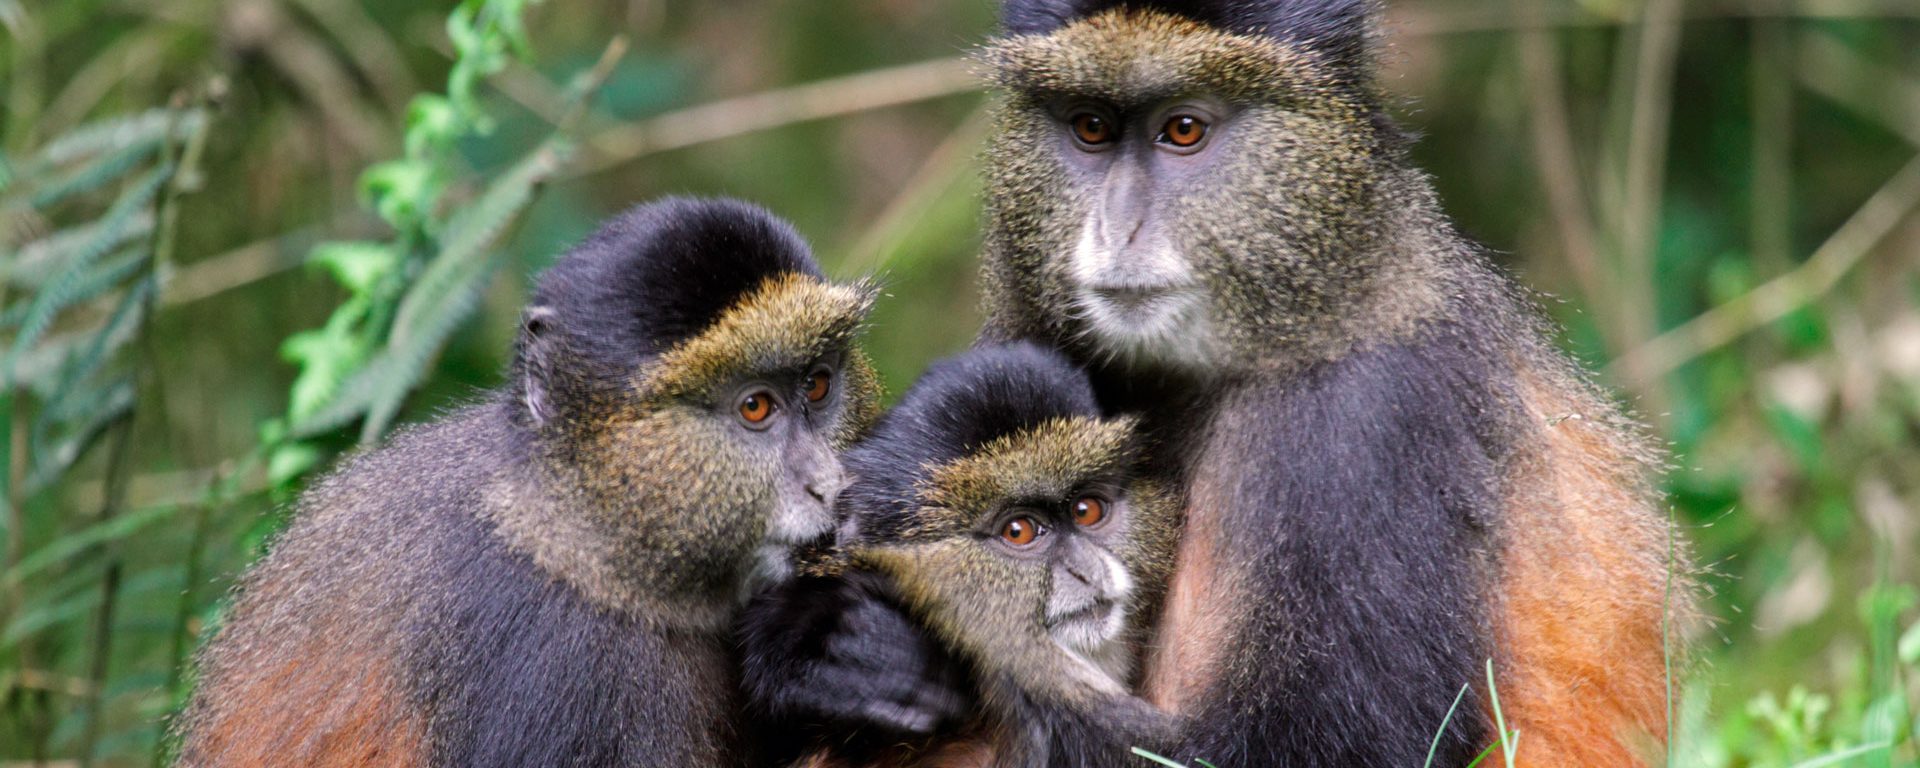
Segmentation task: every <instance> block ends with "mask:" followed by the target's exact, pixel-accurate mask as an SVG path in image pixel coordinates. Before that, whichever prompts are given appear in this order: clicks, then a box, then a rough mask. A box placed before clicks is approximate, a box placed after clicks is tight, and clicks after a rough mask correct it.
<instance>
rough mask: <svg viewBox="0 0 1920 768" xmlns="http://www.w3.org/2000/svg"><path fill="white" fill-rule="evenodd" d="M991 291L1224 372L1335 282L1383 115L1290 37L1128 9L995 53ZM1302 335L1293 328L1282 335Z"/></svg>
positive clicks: (1043, 321) (1054, 318)
mask: <svg viewBox="0 0 1920 768" xmlns="http://www.w3.org/2000/svg"><path fill="white" fill-rule="evenodd" d="M985 58H986V60H987V63H988V64H989V65H990V66H992V67H993V69H994V71H995V74H996V77H997V79H998V80H999V82H1000V84H1001V85H1002V86H1003V87H1004V89H1005V91H1006V98H1005V100H1004V101H1003V102H1002V103H1001V105H1000V111H999V126H998V127H999V130H998V131H997V132H996V134H995V142H994V145H993V147H992V149H991V150H990V151H989V154H988V162H987V174H988V177H989V180H990V183H989V189H992V190H995V191H996V192H997V194H994V195H991V196H990V197H989V203H988V207H989V216H990V227H989V230H990V231H991V232H992V236H993V237H994V238H995V239H994V240H993V241H991V242H990V243H989V255H988V261H989V263H988V264H987V266H986V269H987V273H988V285H989V289H990V290H991V291H994V292H996V293H997V294H998V295H996V296H995V297H994V300H995V301H996V302H998V304H999V305H1000V309H1001V310H1002V311H1009V312H1021V311H1025V312H1027V313H1029V314H1028V316H1027V317H1025V318H1020V320H1022V321H1024V324H1026V325H1027V326H1028V327H1029V328H1039V329H1045V330H1048V331H1051V333H1052V335H1055V336H1056V337H1059V338H1061V339H1062V340H1063V341H1068V342H1073V343H1079V344H1082V345H1083V348H1086V349H1088V350H1090V351H1092V352H1095V353H1098V354H1102V355H1104V356H1107V357H1110V358H1114V359H1117V360H1120V361H1123V362H1132V363H1144V364H1152V365H1162V366H1172V367H1176V368H1196V367H1207V366H1210V365H1214V364H1217V363H1218V362H1219V361H1220V360H1221V359H1222V358H1223V356H1224V355H1227V354H1229V353H1230V351H1232V350H1239V349H1248V348H1261V347H1264V346H1268V345H1271V344H1272V343H1274V341H1276V339H1275V338H1274V337H1283V336H1284V335H1285V334H1287V333H1288V332H1289V329H1287V328H1285V327H1278V326H1277V325H1276V323H1275V321H1274V317H1275V315H1276V313H1275V312H1274V311H1273V309H1274V308H1275V307H1284V306H1290V305H1303V304H1304V305H1311V304H1312V303H1313V302H1314V301H1315V300H1316V299H1315V297H1316V296H1318V295H1320V294H1321V293H1322V292H1325V291H1329V290H1335V289H1336V287H1335V286H1332V285H1329V283H1330V282H1331V281H1330V280H1329V278H1330V277H1337V273H1339V272H1340V271H1341V270H1343V269H1346V268H1347V267H1346V266H1345V265H1344V262H1343V260H1344V261H1353V259H1352V258H1351V256H1352V253H1351V252H1352V251H1353V250H1355V249H1354V247H1353V246H1354V244H1355V242H1356V238H1357V237H1358V235H1359V232H1358V231H1357V227H1358V224H1357V223H1356V222H1357V221H1358V219H1357V216H1356V215H1357V212H1358V211H1359V209H1360V208H1361V207H1362V205H1363V203H1364V202H1365V197H1366V194H1367V192H1366V184H1365V181H1364V180H1365V179H1367V178H1368V177H1369V173H1368V168H1369V165H1368V163H1369V159H1370V153H1371V151H1372V150H1371V147H1372V139H1371V136H1372V131H1371V129H1370V127H1369V126H1368V125H1366V124H1365V115H1366V112H1365V110H1364V109H1361V108H1360V107H1359V105H1358V103H1357V102H1355V101H1354V100H1353V99H1352V98H1351V97H1350V96H1349V95H1348V94H1346V93H1345V92H1344V91H1343V90H1341V89H1340V88H1338V87H1336V83H1335V82H1334V81H1332V80H1331V79H1330V78H1329V77H1328V76H1327V75H1326V74H1324V73H1322V72H1321V71H1320V68H1319V67H1317V66H1316V65H1315V62H1314V61H1313V60H1311V59H1309V58H1307V57H1305V56H1303V55H1301V54H1299V53H1297V52H1294V51H1292V50H1290V49H1288V48H1286V47H1285V46H1283V45H1281V44H1279V43H1276V42H1274V41H1272V40H1268V39H1263V38H1256V37H1250V36H1245V35H1235V34H1231V33H1226V32H1221V31H1218V30H1214V29H1211V28H1208V27H1205V26H1202V25H1200V24H1197V23H1194V22H1191V21H1186V20H1182V19H1179V18H1176V17H1173V16H1168V15H1165V14H1160V13H1154V12H1146V11H1127V10H1116V11H1111V12H1107V13H1104V14H1100V15H1096V16H1093V17H1091V18H1088V19H1084V20H1081V21H1078V22H1075V23H1073V24H1070V25H1068V26H1066V27H1064V28H1062V29H1060V30H1058V31H1056V32H1053V33H1052V34H1048V35H1042V36H1029V37H1015V38H1010V39H1007V40H1003V41H1001V42H1000V43H998V44H996V45H994V46H992V47H991V48H989V49H988V50H987V52H986V54H985ZM1279 340H1281V341H1284V339H1279Z"/></svg>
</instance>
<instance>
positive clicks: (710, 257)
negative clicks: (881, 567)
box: [533, 198, 820, 360]
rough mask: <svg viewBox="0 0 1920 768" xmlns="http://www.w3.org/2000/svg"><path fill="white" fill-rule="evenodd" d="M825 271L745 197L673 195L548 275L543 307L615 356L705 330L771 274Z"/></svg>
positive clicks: (587, 243) (540, 294)
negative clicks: (729, 198)
mask: <svg viewBox="0 0 1920 768" xmlns="http://www.w3.org/2000/svg"><path fill="white" fill-rule="evenodd" d="M785 272H800V273H803V274H807V275H813V276H816V277H818V276H819V275H820V267H819V265H817V264H815V263H814V261H813V255H812V253H811V252H810V251H809V249H808V248H807V244H806V241H804V240H802V239H800V235H799V234H797V233H795V232H794V231H793V227H792V226H791V225H789V224H787V223H786V222H785V221H782V220H781V219H779V218H778V217H776V216H774V215H773V214H771V213H768V212H767V211H766V210H765V209H763V208H761V207H759V206H757V205H752V204H750V203H744V202H741V201H739V200H726V199H715V200H701V199H692V198H667V199H665V200H660V201H658V202H653V203H646V204H643V205H638V206H634V207H633V208H630V209H628V210H627V211H626V212H624V213H621V214H619V215H617V216H614V217H613V218H612V219H609V220H607V222H606V223H605V224H603V225H601V227H600V229H599V230H598V231H596V232H594V233H593V234H592V235H589V236H588V237H587V239H586V240H584V241H582V242H581V243H580V244H579V245H576V246H574V247H573V250H571V251H568V252H567V255H566V256H563V257H561V259H560V260H559V261H558V262H556V263H555V264H554V265H553V268H552V269H549V270H547V272H546V274H544V275H541V277H540V286H539V288H537V289H536V290H535V291H534V297H533V304H534V305H535V306H541V307H548V308H551V309H552V310H553V311H554V312H555V313H556V315H557V317H556V319H557V320H558V324H559V325H560V326H562V327H564V328H566V329H568V332H569V333H570V334H571V335H574V336H576V337H581V338H586V339H595V340H600V341H603V342H604V343H605V344H606V345H607V347H608V352H609V353H611V354H613V355H614V356H617V357H620V358H624V359H627V360H632V359H635V358H637V357H640V356H646V355H656V354H659V353H661V352H664V351H666V350H667V349H668V348H669V347H672V346H673V345H675V344H678V343H680V342H681V341H685V340H686V339H688V338H689V337H692V336H694V335H696V334H698V333H699V332H700V331H701V330H702V329H704V328H706V327H707V325H708V324H710V323H712V322H713V320H714V319H715V318H716V317H718V316H719V314H720V312H721V310H724V309H726V308H727V307H728V306H729V305H731V304H733V302H734V301H735V300H737V299H739V298H740V297H741V295H743V294H745V293H747V292H748V291H751V290H753V289H754V288H756V287H759V285H760V284H761V282H763V281H765V280H766V279H767V278H769V277H773V276H775V275H779V274H781V273H785Z"/></svg>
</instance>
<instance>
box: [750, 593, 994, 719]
mask: <svg viewBox="0 0 1920 768" xmlns="http://www.w3.org/2000/svg"><path fill="white" fill-rule="evenodd" d="M890 594H891V593H890V588H889V586H888V585H887V584H886V582H885V581H884V580H883V579H881V578H880V577H878V576H876V575H873V574H869V573H863V572H850V573H848V574H846V575H844V576H841V577H836V578H823V577H803V578H800V579H796V580H794V581H792V582H790V583H788V584H785V585H783V586H781V587H779V588H777V589H774V590H771V591H770V592H768V593H766V594H763V595H761V596H760V597H758V598H756V599H755V600H754V601H753V602H752V603H750V604H749V605H748V606H747V608H746V610H745V612H744V613H743V615H742V618H741V624H740V638H739V641H740V645H741V684H742V687H743V688H744V689H745V693H746V700H747V706H748V708H749V710H750V711H752V712H754V713H755V714H757V715H758V716H760V717H763V718H765V719H766V720H767V721H769V722H770V723H772V724H773V725H774V726H775V728H774V730H775V731H777V735H776V736H774V739H775V740H776V741H784V742H790V743H787V744H775V745H773V747H774V750H773V751H774V752H776V753H778V752H780V751H782V750H783V749H799V748H804V747H805V746H806V745H807V743H808V742H811V741H813V740H815V739H818V738H820V737H831V738H832V740H833V741H834V742H836V743H846V742H848V741H850V740H854V739H870V740H873V741H875V742H876V743H877V742H889V743H890V742H897V741H900V740H904V739H912V738H919V737H924V736H928V735H932V734H934V733H937V732H940V731H941V730H942V729H943V728H944V727H946V726H949V725H952V724H954V723H956V722H957V721H959V720H960V719H962V718H963V717H964V716H965V715H966V714H967V713H968V712H969V711H970V710H971V709H972V706H971V704H972V698H973V695H972V691H971V689H970V688H969V686H968V685H967V681H966V679H965V676H964V675H963V674H962V673H961V672H960V670H959V666H958V664H956V663H955V661H954V660H953V659H952V658H951V657H950V656H949V655H948V654H947V652H946V651H945V650H944V649H943V648H942V647H941V646H939V645H938V644H937V643H935V642H934V640H933V639H932V638H931V637H929V636H928V635H927V634H926V633H925V632H924V631H922V630H921V628H920V627H919V626H918V625H917V624H915V623H914V622H913V620H912V619H911V618H910V617H909V616H907V614H906V613H905V612H904V611H903V610H902V609H901V608H900V607H899V605H898V603H897V602H895V601H894V600H893V599H892V598H891V596H890Z"/></svg>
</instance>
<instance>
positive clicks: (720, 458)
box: [603, 405, 780, 573]
mask: <svg viewBox="0 0 1920 768" xmlns="http://www.w3.org/2000/svg"><path fill="white" fill-rule="evenodd" d="M701 410H703V409H702V408H701V406H698V405H683V406H676V407H669V408H665V409H662V410H659V411H654V412H652V413H648V414H646V415H645V416H642V417H640V418H639V419H637V420H636V421H634V422H633V423H632V424H631V425H629V426H628V427H626V428H625V429H624V430H622V431H621V434H619V435H617V436H616V437H615V438H614V439H612V440H610V441H609V444H608V445H607V446H606V447H605V451H606V453H605V454H603V455H605V456H607V458H608V461H607V462H606V464H607V466H608V468H609V469H611V470H613V471H612V473H611V477H610V481H611V483H612V487H611V488H609V489H608V490H609V491H611V492H612V493H614V494H618V495H619V496H621V497H624V499H625V501H626V503H625V505H624V506H625V508H626V510H627V511H628V512H629V513H630V514H626V515H625V516H624V519H623V523H622V524H623V527H630V528H631V529H632V530H633V532H634V533H636V534H638V536H639V537H640V540H643V541H654V542H663V543H670V545H668V546H666V551H664V552H663V553H662V555H663V557H662V562H660V563H659V564H657V566H656V567H658V568H660V569H661V570H663V571H664V572H666V573H673V572H676V571H678V570H680V569H687V570H688V572H700V573H711V572H715V571H716V570H731V569H728V568H720V567H717V566H722V565H726V564H738V563H742V562H745V561H746V560H747V559H748V557H749V555H750V553H751V552H752V550H753V548H754V547H755V546H757V545H758V544H759V543H760V540H761V538H763V536H764V535H765V533H766V529H767V524H768V523H767V519H768V515H769V513H770V512H771V510H772V507H773V498H774V490H773V489H774V486H775V482H776V480H777V479H778V477H779V472H780V468H779V466H778V461H779V455H778V453H777V452H776V451H775V450H774V449H772V448H771V447H770V446H769V447H766V448H759V447H757V446H755V445H753V444H752V442H751V441H749V440H747V439H743V438H744V437H745V436H743V435H738V434H732V433H734V432H737V431H738V430H737V429H735V428H734V426H733V425H732V424H730V423H728V422H727V421H726V420H725V419H724V418H716V417H715V416H714V415H713V414H712V413H702V412H701Z"/></svg>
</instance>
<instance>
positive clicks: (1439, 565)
mask: <svg viewBox="0 0 1920 768" xmlns="http://www.w3.org/2000/svg"><path fill="white" fill-rule="evenodd" d="M1442 330H1444V329H1442ZM1472 349H1473V345H1472V344H1471V343H1465V342H1462V341H1460V340H1458V339H1454V338H1448V337H1446V336H1445V335H1443V334H1441V333H1436V334H1435V338H1430V339H1427V340H1423V341H1417V342H1412V343H1407V344H1397V345H1381V346H1378V347H1375V348H1372V349H1368V350H1363V351H1359V352H1356V353H1354V354H1352V355H1350V356H1348V357H1346V358H1344V359H1341V360H1337V361H1333V362H1330V363H1327V364H1324V365H1321V366H1319V367H1317V368H1315V369H1312V370H1309V371H1307V372H1305V373H1304V374H1303V375H1301V376H1299V377H1298V378H1297V379H1295V380H1293V381H1287V382H1281V383H1278V384H1275V385H1264V386H1258V387H1252V388H1248V389H1246V390H1242V391H1241V392H1238V393H1236V394H1235V396H1234V397H1233V398H1232V399H1230V400H1229V401H1227V402H1226V403H1225V404H1224V405H1223V407H1224V408H1225V409H1226V410H1225V411H1223V413H1222V414H1221V417H1222V420H1221V423H1222V424H1224V425H1225V426H1223V427H1222V429H1223V430H1224V431H1225V433H1226V434H1225V435H1224V436H1223V437H1222V438H1219V439H1216V441H1215V443H1214V444H1213V445H1212V446H1211V447H1210V450H1209V451H1208V454H1207V455H1208V457H1209V458H1208V461H1209V462H1212V463H1213V466H1210V467H1206V468H1203V469H1202V470H1201V472H1202V473H1203V474H1204V475H1205V476H1206V477H1207V478H1209V480H1210V481H1211V482H1214V483H1218V484H1219V485H1221V486H1224V487H1225V490H1224V491H1223V492H1221V493H1219V494H1217V495H1214V496H1212V497H1211V498H1195V499H1194V500H1193V503H1194V504H1196V505H1208V506H1211V507H1212V510H1211V511H1212V513H1214V514H1218V515H1219V518H1218V519H1219V528H1218V530H1222V531H1231V532H1232V534H1233V535H1231V536H1222V537H1221V540H1222V542H1223V544H1222V547H1223V550H1224V551H1222V552H1221V553H1219V556H1220V559H1221V560H1222V561H1223V562H1227V563H1233V564H1236V565H1235V566H1234V567H1236V568H1238V569H1242V576H1243V583H1244V584H1245V585H1246V588H1247V589H1250V590H1251V591H1252V593H1253V594H1252V595H1250V596H1248V597H1250V598H1251V599H1250V600H1249V602H1247V603H1246V606H1245V609H1244V610H1241V611H1239V613H1238V616H1239V619H1238V626H1237V627H1236V628H1235V629H1236V631H1235V632H1234V633H1233V634H1232V635H1230V636H1235V637H1237V638H1238V642H1237V643H1235V644H1234V646H1233V647H1230V648H1227V649H1225V650H1224V656H1223V657H1222V661H1221V662H1220V664H1219V668H1220V669H1222V670H1225V672H1223V677H1224V679H1221V680H1217V681H1216V682H1215V684H1214V686H1213V687H1212V688H1211V690H1209V691H1208V693H1207V696H1206V698H1205V699H1203V700H1201V701H1198V702H1196V703H1198V704H1199V705H1200V706H1199V711H1197V712H1193V713H1191V714H1193V715H1194V716H1193V717H1192V718H1191V719H1190V720H1189V722H1188V724H1187V726H1186V728H1185V733H1184V734H1183V738H1182V739H1181V741H1182V742H1183V743H1182V744H1181V746H1180V747H1179V748H1178V750H1177V751H1178V754H1176V755H1173V756H1174V757H1176V758H1178V759H1183V760H1192V759H1195V758H1200V759H1206V760H1209V761H1212V762H1213V763H1214V764H1216V765H1220V766H1252V765H1343V766H1403V765H1421V764H1423V763H1424V762H1425V761H1426V757H1427V751H1428V748H1429V746H1430V745H1431V744H1432V742H1433V739H1434V734H1435V731H1436V730H1438V729H1439V728H1440V727H1441V722H1442V721H1443V720H1445V719H1446V715H1447V712H1448V706H1449V704H1450V703H1451V702H1452V701H1453V698H1454V695H1455V694H1456V693H1457V692H1458V691H1459V690H1460V688H1461V686H1462V685H1463V684H1468V683H1484V681H1485V667H1484V665H1485V663H1486V659H1487V658H1488V655H1489V654H1490V653H1491V648H1490V642H1489V637H1488V631H1489V630H1488V629H1487V625H1488V621H1489V617H1488V616H1487V615H1486V614H1485V612H1484V606H1486V605H1487V602H1486V601H1487V591H1486V590H1487V589H1488V584H1487V583H1486V581H1485V578H1486V569H1485V566H1484V563H1485V562H1486V561H1485V558H1486V557H1487V554H1488V551H1489V549H1490V547H1492V546H1493V544H1494V539H1493V535H1494V534H1493V531H1492V526H1493V520H1494V518H1495V517H1496V516H1497V512H1498V504H1499V501H1498V490H1497V489H1498V487H1499V486H1498V481H1497V471H1496V466H1497V462H1498V459H1497V456H1498V455H1499V454H1500V452H1501V450H1502V449H1501V447H1500V440H1499V439H1498V438H1497V437H1496V436H1493V435H1492V434H1491V432H1492V431H1493V430H1491V429H1490V426H1489V425H1490V424H1491V423H1494V422H1496V421H1497V420H1498V419H1499V418H1500V417H1499V416H1498V415H1497V414H1499V413H1500V412H1502V411H1503V410H1505V409H1506V407H1507V403H1506V400H1507V398H1506V397H1504V396H1503V395H1501V394H1499V390H1500V389H1501V388H1502V386H1503V385H1501V384H1500V383H1499V382H1500V381H1502V379H1503V377H1504V376H1505V374H1504V373H1503V371H1502V370H1501V368H1500V366H1499V365H1497V364H1494V363H1491V362H1490V361H1489V359H1488V357H1487V356H1482V355H1480V354H1477V353H1475V352H1473V351H1471V350H1472ZM1275 457H1281V458H1279V459H1277V460H1276V459H1275ZM1221 499H1231V500H1237V503H1231V504H1228V503H1220V502H1219V501H1218V500H1221ZM1192 514H1197V513H1190V515H1189V524H1190V525H1191V524H1192V523H1191V521H1192V520H1193V517H1192ZM1481 688H1482V686H1481V685H1475V686H1474V691H1473V692H1471V693H1469V695H1468V698H1467V701H1464V702H1462V703H1461V705H1460V707H1459V709H1458V710H1457V711H1455V712H1454V713H1453V718H1452V720H1451V721H1449V722H1450V724H1449V725H1448V727H1447V729H1446V732H1445V733H1444V734H1442V735H1441V737H1440V743H1439V747H1438V750H1437V756H1438V757H1437V762H1436V763H1435V764H1437V765H1463V764H1465V763H1466V762H1468V761H1471V760H1472V759H1473V756H1474V755H1475V754H1476V753H1477V752H1478V751H1479V749H1480V747H1481V746H1483V745H1485V744H1486V743H1487V740H1488V738H1489V737H1490V735H1491V729H1490V728H1489V727H1488V724H1487V722H1486V718H1485V716H1484V714H1483V712H1485V711H1486V710H1485V708H1484V706H1483V705H1482V702H1481V701H1480V697H1479V691H1480V689H1481Z"/></svg>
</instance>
